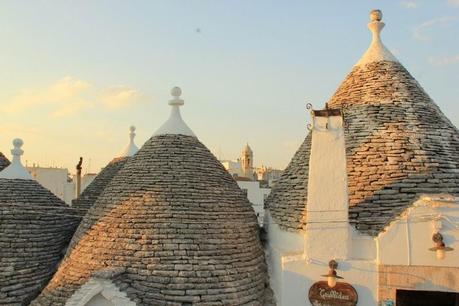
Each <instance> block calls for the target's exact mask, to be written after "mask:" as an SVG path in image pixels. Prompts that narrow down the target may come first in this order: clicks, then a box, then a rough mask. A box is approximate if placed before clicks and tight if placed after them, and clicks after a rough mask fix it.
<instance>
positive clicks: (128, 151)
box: [119, 125, 139, 157]
mask: <svg viewBox="0 0 459 306" xmlns="http://www.w3.org/2000/svg"><path fill="white" fill-rule="evenodd" d="M135 135H136V134H135V126H133V125H132V126H131V127H129V143H128V145H127V146H126V148H125V149H124V150H123V151H122V152H121V154H120V156H119V157H128V156H133V155H134V154H135V153H137V151H138V150H139V148H138V147H137V146H136V145H135V143H134V138H135Z"/></svg>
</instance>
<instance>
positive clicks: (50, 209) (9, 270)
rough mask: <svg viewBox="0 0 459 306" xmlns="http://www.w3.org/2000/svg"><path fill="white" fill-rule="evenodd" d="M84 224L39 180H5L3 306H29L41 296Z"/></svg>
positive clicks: (0, 227) (0, 243)
mask: <svg viewBox="0 0 459 306" xmlns="http://www.w3.org/2000/svg"><path fill="white" fill-rule="evenodd" d="M79 219H80V218H79V217H78V216H76V214H75V212H74V211H73V209H71V208H69V207H68V206H67V205H66V204H65V203H64V202H62V201H61V200H60V199H58V198H57V197H56V196H55V195H53V194H52V193H51V192H50V191H49V190H47V189H45V188H44V187H42V186H41V185H40V184H38V183H37V182H36V181H33V180H22V179H4V178H1V179H0V233H1V234H0V249H1V252H0V305H28V304H29V302H30V301H31V300H32V299H33V298H35V297H36V296H37V295H38V294H39V293H40V291H41V290H42V289H43V288H44V287H45V285H46V284H47V282H48V281H49V279H50V278H51V277H52V275H53V273H54V272H55V270H56V268H57V265H58V263H59V260H60V259H61V258H62V256H63V254H64V253H63V252H64V250H65V248H66V246H67V245H68V243H69V241H70V239H71V237H72V235H73V232H74V231H75V229H76V226H77V224H78V222H79Z"/></svg>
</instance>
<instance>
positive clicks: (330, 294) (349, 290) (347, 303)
mask: <svg viewBox="0 0 459 306" xmlns="http://www.w3.org/2000/svg"><path fill="white" fill-rule="evenodd" d="M357 300H358V296H357V291H355V289H354V287H352V286H351V285H350V284H348V283H341V282H338V283H336V286H335V287H333V288H330V287H329V286H328V283H327V282H326V281H320V282H316V283H314V285H312V286H311V288H310V289H309V302H311V304H312V305H313V306H337V305H339V306H356V305H357Z"/></svg>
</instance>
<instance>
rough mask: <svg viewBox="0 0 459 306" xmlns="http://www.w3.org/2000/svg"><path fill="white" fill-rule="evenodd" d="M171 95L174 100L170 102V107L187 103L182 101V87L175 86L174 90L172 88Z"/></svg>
mask: <svg viewBox="0 0 459 306" xmlns="http://www.w3.org/2000/svg"><path fill="white" fill-rule="evenodd" d="M171 95H172V97H174V98H173V99H171V100H169V105H177V106H182V105H183V104H185V101H183V100H182V99H180V96H181V95H182V90H181V89H180V87H177V86H175V87H174V88H172V89H171Z"/></svg>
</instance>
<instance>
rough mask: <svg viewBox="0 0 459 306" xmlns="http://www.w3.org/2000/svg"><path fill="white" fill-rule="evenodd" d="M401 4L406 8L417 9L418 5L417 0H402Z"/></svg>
mask: <svg viewBox="0 0 459 306" xmlns="http://www.w3.org/2000/svg"><path fill="white" fill-rule="evenodd" d="M400 5H401V6H402V7H404V8H406V9H415V8H417V7H418V4H417V2H415V1H402V2H400Z"/></svg>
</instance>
